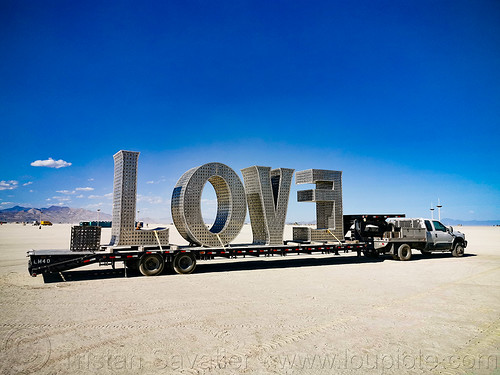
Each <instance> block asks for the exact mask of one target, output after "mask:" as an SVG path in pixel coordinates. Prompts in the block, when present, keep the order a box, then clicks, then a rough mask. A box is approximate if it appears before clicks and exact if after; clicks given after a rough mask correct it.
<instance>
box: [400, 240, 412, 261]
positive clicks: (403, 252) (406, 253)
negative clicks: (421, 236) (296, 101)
mask: <svg viewBox="0 0 500 375" xmlns="http://www.w3.org/2000/svg"><path fill="white" fill-rule="evenodd" d="M398 257H399V260H403V261H406V260H410V259H411V247H410V245H408V244H406V243H404V244H402V245H401V246H399V248H398Z"/></svg>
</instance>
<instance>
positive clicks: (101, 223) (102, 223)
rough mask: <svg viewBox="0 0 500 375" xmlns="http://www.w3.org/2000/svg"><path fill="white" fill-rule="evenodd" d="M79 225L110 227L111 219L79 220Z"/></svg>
mask: <svg viewBox="0 0 500 375" xmlns="http://www.w3.org/2000/svg"><path fill="white" fill-rule="evenodd" d="M80 226H81V227H101V228H111V221H102V220H99V221H97V220H95V221H80Z"/></svg>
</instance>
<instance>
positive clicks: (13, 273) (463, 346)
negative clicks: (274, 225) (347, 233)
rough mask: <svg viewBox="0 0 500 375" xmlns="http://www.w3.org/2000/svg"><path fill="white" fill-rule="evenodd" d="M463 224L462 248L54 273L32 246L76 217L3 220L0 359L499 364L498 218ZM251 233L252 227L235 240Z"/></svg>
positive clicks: (194, 364) (263, 367)
mask: <svg viewBox="0 0 500 375" xmlns="http://www.w3.org/2000/svg"><path fill="white" fill-rule="evenodd" d="M460 230H461V231H463V232H464V233H465V234H466V237H467V240H468V241H469V246H468V248H467V249H466V256H464V257H463V258H453V257H451V256H450V255H449V254H443V255H438V254H434V255H432V256H430V257H424V256H422V255H420V254H415V255H414V259H413V260H411V261H409V262H401V261H394V260H392V258H389V257H386V258H381V259H377V260H373V259H368V258H364V257H360V258H358V257H356V255H355V254H342V255H341V256H333V255H317V256H311V255H294V256H288V257H284V258H281V257H271V258H250V259H249V258H246V259H238V260H212V261H201V262H199V263H198V267H197V269H196V271H195V273H194V274H191V275H176V274H165V275H161V276H157V277H143V276H134V277H128V278H124V277H123V270H122V269H116V270H114V271H113V270H111V269H110V268H109V267H101V268H100V269H97V268H96V267H94V268H90V269H80V270H74V271H71V272H67V273H66V275H65V276H66V280H67V281H66V282H63V281H61V282H51V283H44V280H43V278H42V277H41V276H38V277H36V278H32V277H30V276H29V275H28V272H27V258H26V257H25V256H26V251H27V250H29V249H31V248H36V249H56V248H61V249H64V248H68V245H69V238H70V225H54V226H53V227H44V228H42V229H38V227H32V226H22V225H16V224H7V225H2V226H0V282H1V284H0V285H1V287H0V301H1V302H0V303H1V307H0V316H1V329H0V345H1V347H0V348H1V352H0V367H1V368H0V372H1V373H2V374H14V373H35V372H36V373H41V374H67V373H72V374H87V373H101V374H162V373H165V374H171V373H179V374H197V373H221V374H252V373H259V374H273V373H276V374H283V373H285V374H310V373H314V374H332V373H336V374H429V373H435V374H492V373H500V363H499V361H498V357H499V344H500V228H499V227H463V228H460ZM103 231H104V232H103V238H102V242H103V243H105V242H106V241H107V240H108V239H109V235H110V233H109V229H105V230H103ZM290 232H291V229H290V227H288V226H287V228H286V236H285V238H287V236H288V238H289V236H290ZM250 240H251V231H250V228H249V227H248V226H245V228H244V229H243V231H242V234H241V235H240V237H239V238H238V241H239V242H249V241H250ZM171 242H172V243H181V241H180V238H179V237H178V234H176V233H175V230H174V229H171ZM120 267H121V266H120ZM94 269H96V270H97V271H93V270H94Z"/></svg>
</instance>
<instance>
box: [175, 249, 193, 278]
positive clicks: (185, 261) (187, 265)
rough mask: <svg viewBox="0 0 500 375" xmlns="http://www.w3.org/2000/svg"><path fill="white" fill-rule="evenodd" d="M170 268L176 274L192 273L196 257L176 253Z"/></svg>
mask: <svg viewBox="0 0 500 375" xmlns="http://www.w3.org/2000/svg"><path fill="white" fill-rule="evenodd" d="M172 268H173V269H174V271H175V272H176V273H179V274H188V273H192V272H193V271H194V269H195V268H196V257H195V256H194V254H193V253H177V254H176V255H175V257H174V260H173V262H172Z"/></svg>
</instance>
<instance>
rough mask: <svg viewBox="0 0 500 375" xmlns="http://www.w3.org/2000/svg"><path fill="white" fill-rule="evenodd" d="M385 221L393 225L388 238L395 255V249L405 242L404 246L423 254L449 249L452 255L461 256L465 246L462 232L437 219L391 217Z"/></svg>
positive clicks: (465, 242)
mask: <svg viewBox="0 0 500 375" xmlns="http://www.w3.org/2000/svg"><path fill="white" fill-rule="evenodd" d="M387 221H388V222H389V223H390V224H392V225H393V226H394V227H393V233H389V237H390V239H389V240H388V241H389V242H391V243H392V254H393V255H396V249H399V247H400V246H401V245H405V244H406V245H407V246H406V248H410V249H416V250H420V251H421V252H422V253H424V254H425V253H431V252H447V251H451V253H452V255H453V256H462V255H463V253H464V249H465V247H467V241H466V240H465V235H464V234H463V233H461V232H459V231H454V230H453V227H450V226H448V227H447V226H445V225H444V224H442V223H441V222H440V221H438V220H430V219H423V218H418V219H410V218H402V219H399V218H397V219H396V218H394V219H392V218H391V219H388V220H387ZM396 234H397V235H396ZM397 251H398V252H399V250H397ZM400 258H401V257H400ZM405 260H406V259H405Z"/></svg>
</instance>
